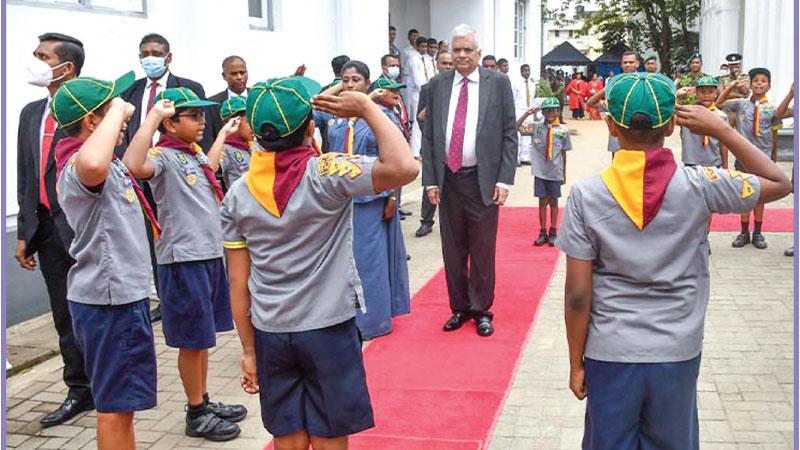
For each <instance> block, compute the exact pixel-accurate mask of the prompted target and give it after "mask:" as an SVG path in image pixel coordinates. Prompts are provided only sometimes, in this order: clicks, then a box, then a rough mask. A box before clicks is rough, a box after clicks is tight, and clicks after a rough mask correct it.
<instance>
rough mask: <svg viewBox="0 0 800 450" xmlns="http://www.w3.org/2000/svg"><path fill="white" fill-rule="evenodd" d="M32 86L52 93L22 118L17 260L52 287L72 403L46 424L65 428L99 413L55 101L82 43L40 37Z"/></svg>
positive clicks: (80, 56)
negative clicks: (79, 338)
mask: <svg viewBox="0 0 800 450" xmlns="http://www.w3.org/2000/svg"><path fill="white" fill-rule="evenodd" d="M33 56H34V57H35V58H36V59H37V61H35V62H34V63H33V64H35V65H32V66H31V67H35V70H31V72H30V76H31V78H30V80H29V82H30V83H31V84H34V85H36V86H41V87H47V90H48V96H47V98H43V99H41V100H37V101H35V102H32V103H28V104H27V105H26V106H25V107H24V108H23V109H22V113H21V114H20V118H19V132H18V135H17V201H18V202H19V213H18V214H17V248H16V251H15V253H14V256H15V258H16V260H17V262H19V264H20V266H22V268H24V269H27V270H34V269H35V268H36V260H35V259H34V255H35V254H38V256H39V268H40V269H41V271H42V276H43V277H44V282H45V284H46V285H47V294H48V296H49V297H50V310H51V312H52V314H53V322H54V323H55V326H56V331H57V332H58V347H59V349H60V350H61V358H62V360H63V361H64V374H63V377H64V383H65V384H66V385H67V387H68V388H69V390H68V392H67V398H66V400H64V402H63V403H62V404H61V406H59V407H58V409H56V410H55V411H53V412H51V413H49V414H47V415H46V416H44V418H42V419H41V421H40V422H41V424H42V425H43V426H45V427H49V426H53V425H59V424H61V423H64V422H66V421H68V420H69V419H71V418H72V417H74V416H75V415H76V414H78V413H79V412H81V411H86V410H90V409H94V403H93V401H92V394H91V390H90V388H89V379H88V378H87V377H86V372H85V371H84V365H83V355H82V354H81V351H80V349H79V348H78V346H77V345H76V343H75V336H74V334H73V331H72V318H71V317H70V314H69V308H68V307H67V273H68V272H69V269H70V267H72V265H73V264H74V263H75V261H74V260H73V259H72V258H70V256H69V253H68V250H69V246H70V244H71V243H72V238H73V232H72V230H71V229H70V227H69V225H68V224H67V219H66V217H65V216H64V213H63V211H62V210H61V207H60V205H59V204H58V197H57V196H56V164H55V151H54V149H55V147H56V143H57V142H58V141H59V140H60V139H61V138H62V137H64V136H65V134H64V131H63V130H61V129H56V122H55V120H54V119H53V116H52V114H50V101H51V99H52V97H53V94H55V92H56V91H57V90H58V88H59V87H60V86H61V84H62V83H64V82H66V81H67V80H71V79H73V78H75V77H77V76H78V75H80V72H81V68H82V67H83V60H84V52H83V44H82V43H81V41H79V40H77V39H75V38H73V37H70V36H66V35H63V34H58V33H46V34H43V35H41V36H39V46H38V47H36V50H34V52H33Z"/></svg>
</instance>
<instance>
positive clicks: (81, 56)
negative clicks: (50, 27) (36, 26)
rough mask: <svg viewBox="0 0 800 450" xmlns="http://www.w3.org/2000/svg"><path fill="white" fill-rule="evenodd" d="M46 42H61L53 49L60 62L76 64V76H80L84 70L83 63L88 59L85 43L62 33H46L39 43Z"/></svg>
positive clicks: (40, 37)
mask: <svg viewBox="0 0 800 450" xmlns="http://www.w3.org/2000/svg"><path fill="white" fill-rule="evenodd" d="M44 41H57V42H60V43H61V44H59V45H58V46H57V47H56V48H55V49H53V51H54V52H55V53H56V56H58V61H59V62H62V63H64V62H71V63H72V64H74V65H75V76H80V74H81V69H83V61H84V60H85V59H86V53H85V52H84V51H83V42H81V41H79V40H77V39H75V38H74V37H72V36H67V35H66V34H61V33H45V34H43V35H41V36H39V42H44Z"/></svg>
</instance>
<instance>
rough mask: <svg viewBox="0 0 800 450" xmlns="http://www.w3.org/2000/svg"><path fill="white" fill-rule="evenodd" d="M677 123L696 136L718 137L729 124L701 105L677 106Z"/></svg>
mask: <svg viewBox="0 0 800 450" xmlns="http://www.w3.org/2000/svg"><path fill="white" fill-rule="evenodd" d="M675 117H676V120H675V123H676V124H677V125H680V126H682V127H686V128H688V129H689V130H691V131H692V133H694V134H700V135H703V136H713V137H717V136H718V135H719V134H720V132H722V130H724V129H725V127H728V126H729V125H728V123H727V122H725V121H724V120H722V119H721V118H720V117H719V116H717V115H716V114H714V113H713V112H711V110H710V109H708V108H706V107H705V106H701V105H676V106H675Z"/></svg>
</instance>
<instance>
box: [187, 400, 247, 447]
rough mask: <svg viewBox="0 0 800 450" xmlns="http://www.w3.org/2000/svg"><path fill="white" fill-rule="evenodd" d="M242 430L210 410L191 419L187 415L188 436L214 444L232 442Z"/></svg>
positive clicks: (207, 409)
mask: <svg viewBox="0 0 800 450" xmlns="http://www.w3.org/2000/svg"><path fill="white" fill-rule="evenodd" d="M241 432H242V430H240V429H239V426H238V425H236V424H235V423H233V422H231V421H229V420H225V419H220V418H219V417H217V416H216V414H214V413H213V412H212V411H211V409H210V408H206V410H205V411H204V412H203V414H202V415H200V416H198V417H195V418H194V419H190V418H189V415H188V414H187V415H186V435H187V436H189V437H201V438H205V439H208V440H209V441H214V442H223V441H230V440H231V439H234V438H235V437H237V436H239V433H241Z"/></svg>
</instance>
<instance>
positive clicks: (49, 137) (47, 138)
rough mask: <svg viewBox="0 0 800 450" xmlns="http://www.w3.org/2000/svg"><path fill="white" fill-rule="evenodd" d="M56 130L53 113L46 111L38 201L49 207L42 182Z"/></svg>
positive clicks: (40, 160)
mask: <svg viewBox="0 0 800 450" xmlns="http://www.w3.org/2000/svg"><path fill="white" fill-rule="evenodd" d="M55 132H56V121H55V120H54V119H53V115H52V114H50V112H49V111H48V112H47V118H46V119H44V133H42V149H41V150H42V151H41V153H40V156H41V158H40V159H39V203H41V204H43V205H44V206H46V207H47V209H50V200H49V199H48V198H47V185H45V182H44V175H45V172H47V162H48V160H49V159H50V147H52V146H53V135H54V134H55Z"/></svg>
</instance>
